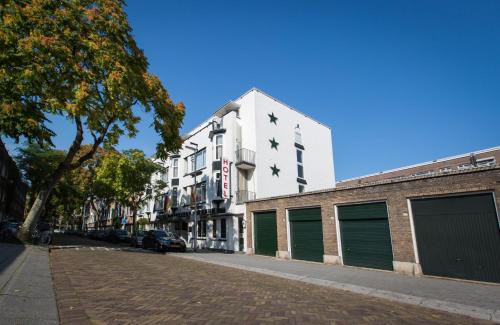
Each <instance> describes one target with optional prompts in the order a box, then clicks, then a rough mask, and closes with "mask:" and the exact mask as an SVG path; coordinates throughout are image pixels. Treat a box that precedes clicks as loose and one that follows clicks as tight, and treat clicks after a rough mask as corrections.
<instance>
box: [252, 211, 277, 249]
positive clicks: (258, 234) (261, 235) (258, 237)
mask: <svg viewBox="0 0 500 325" xmlns="http://www.w3.org/2000/svg"><path fill="white" fill-rule="evenodd" d="M254 231H255V237H254V238H255V254H258V255H268V256H276V251H277V250H278V235H277V229H276V212H259V213H254Z"/></svg>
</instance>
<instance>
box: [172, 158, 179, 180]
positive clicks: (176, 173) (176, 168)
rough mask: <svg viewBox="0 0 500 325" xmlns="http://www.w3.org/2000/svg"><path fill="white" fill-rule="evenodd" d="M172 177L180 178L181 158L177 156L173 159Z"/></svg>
mask: <svg viewBox="0 0 500 325" xmlns="http://www.w3.org/2000/svg"><path fill="white" fill-rule="evenodd" d="M172 173H173V175H172V177H173V178H178V177H179V159H177V158H175V159H174V160H172Z"/></svg>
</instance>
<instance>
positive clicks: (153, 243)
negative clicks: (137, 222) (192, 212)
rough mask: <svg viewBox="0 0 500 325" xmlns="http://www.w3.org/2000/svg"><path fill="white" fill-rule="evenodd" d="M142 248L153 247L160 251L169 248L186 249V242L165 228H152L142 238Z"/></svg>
mask: <svg viewBox="0 0 500 325" xmlns="http://www.w3.org/2000/svg"><path fill="white" fill-rule="evenodd" d="M142 248H145V249H148V248H153V249H155V250H156V251H158V252H165V251H169V250H173V249H176V250H179V251H181V252H185V251H186V244H185V243H184V241H183V240H182V239H179V238H176V237H175V236H174V234H172V233H171V232H168V231H165V230H150V231H148V232H147V233H146V234H145V235H144V237H143V238H142Z"/></svg>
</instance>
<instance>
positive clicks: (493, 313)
mask: <svg viewBox="0 0 500 325" xmlns="http://www.w3.org/2000/svg"><path fill="white" fill-rule="evenodd" d="M174 256H177V257H180V258H185V259H190V260H193V261H199V262H205V263H210V264H215V265H220V266H225V267H230V268H234V269H239V270H243V271H250V272H255V273H260V274H265V275H270V276H275V277H279V278H283V279H288V280H294V281H300V282H304V283H309V284H314V285H319V286H323V287H328V288H334V289H339V290H345V291H349V292H353V293H358V294H364V295H368V296H372V297H376V298H382V299H387V300H391V301H395V302H399V303H404V304H410V305H416V306H421V307H426V308H431V309H435V310H440V311H446V312H449V313H454V314H459V315H464V316H469V317H473V318H477V319H483V320H489V321H493V322H497V323H500V310H493V309H486V308H481V307H475V306H469V305H463V304H459V303H454V302H449V301H444V300H438V299H431V298H424V297H418V296H413V295H406V294H402V293H398V292H393V291H386V290H380V289H373V288H369V287H363V286H357V285H354V284H347V283H342V282H336V281H331V280H323V279H317V278H310V277H307V276H300V275H296V274H290V273H284V272H278V271H272V270H267V269H262V268H258V267H252V266H243V265H239V264H233V263H226V262H216V261H211V260H207V259H204V258H201V257H193V256H188V255H181V254H176V255H174Z"/></svg>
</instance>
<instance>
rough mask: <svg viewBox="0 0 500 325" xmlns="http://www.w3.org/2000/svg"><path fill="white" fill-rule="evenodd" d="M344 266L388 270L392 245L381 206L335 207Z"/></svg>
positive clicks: (371, 204)
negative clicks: (337, 215)
mask: <svg viewBox="0 0 500 325" xmlns="http://www.w3.org/2000/svg"><path fill="white" fill-rule="evenodd" d="M338 214H339V223H340V234H341V240H342V259H343V261H344V264H345V265H352V266H361V267H369V268H375V269H383V270H392V269H393V267H392V260H393V258H392V244H391V234H390V230H389V220H388V218H387V206H386V204H385V203H383V202H382V203H369V204H356V205H349V206H339V207H338Z"/></svg>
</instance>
